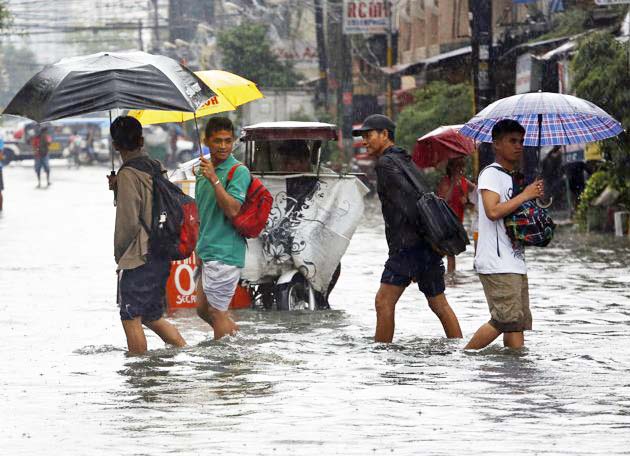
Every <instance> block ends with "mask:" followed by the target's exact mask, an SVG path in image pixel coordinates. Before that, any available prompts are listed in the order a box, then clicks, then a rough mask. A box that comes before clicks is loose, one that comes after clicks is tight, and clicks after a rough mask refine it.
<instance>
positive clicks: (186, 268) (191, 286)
mask: <svg viewBox="0 0 630 456" xmlns="http://www.w3.org/2000/svg"><path fill="white" fill-rule="evenodd" d="M195 269H196V268H195ZM195 269H193V267H192V266H190V265H189V264H180V265H178V266H177V269H175V277H174V278H173V279H174V280H175V288H176V289H177V292H178V293H179V294H180V295H192V294H193V293H194V292H195V282H194V280H193V277H194V274H195ZM184 272H186V273H187V274H188V288H186V289H185V288H184V287H183V286H182V280H181V275H182V274H183V273H184ZM177 300H178V301H179V298H178V299H177Z"/></svg>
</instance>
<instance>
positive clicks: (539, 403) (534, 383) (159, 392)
mask: <svg viewBox="0 0 630 456" xmlns="http://www.w3.org/2000/svg"><path fill="white" fill-rule="evenodd" d="M52 164H53V168H52V175H51V177H52V181H53V185H52V186H51V187H50V188H48V189H36V188H35V184H36V180H35V174H34V172H33V170H32V169H31V168H30V167H29V166H27V164H26V163H25V164H19V163H18V164H15V165H12V166H9V167H6V168H5V169H4V180H5V187H6V190H5V192H3V194H4V213H2V214H1V215H0V239H1V241H0V246H1V247H0V252H1V254H0V255H1V258H2V262H1V263H0V271H1V272H0V277H1V280H0V322H1V323H0V325H1V327H2V331H3V336H4V337H3V344H2V345H1V347H0V361H1V362H0V401H1V402H2V404H3V405H2V407H1V408H0V421H1V422H2V423H3V425H2V428H1V429H0V436H1V437H0V438H1V440H0V441H1V442H2V448H3V454H6V455H20V454H24V455H32V454H37V453H40V452H43V451H46V452H47V453H50V454H91V455H94V454H97V455H98V454H116V455H162V454H215V453H216V454H219V453H223V454H242V455H257V454H261V455H269V454H278V455H284V454H300V455H322V454H343V455H366V454H432V455H460V454H506V453H508V452H515V453H516V452H518V453H526V454H567V453H571V454H629V453H630V242H628V241H622V240H619V239H615V238H613V237H612V236H608V235H606V236H598V235H591V236H586V235H580V234H575V233H573V231H572V229H571V228H562V229H560V230H559V232H558V235H557V240H554V242H553V243H552V245H551V246H550V247H548V248H545V249H538V250H535V249H530V250H528V253H527V259H528V266H529V283H530V296H531V306H532V313H533V317H534V331H532V332H529V333H526V344H527V348H526V349H524V350H522V351H516V352H515V351H510V350H505V349H503V348H502V347H501V345H500V343H499V342H496V343H495V344H493V345H491V346H490V347H489V348H487V349H485V350H482V351H480V352H464V351H463V350H462V347H463V346H464V341H461V340H457V341H448V340H446V339H444V338H443V337H442V329H441V326H440V324H439V321H438V319H437V318H436V317H435V316H434V315H433V314H432V313H431V311H430V310H429V308H428V306H427V304H426V301H425V300H424V298H423V297H422V296H421V294H420V293H419V292H418V291H417V289H416V288H413V287H410V288H409V289H408V290H407V291H406V292H405V294H404V295H403V297H402V299H401V301H400V303H399V304H398V309H397V320H396V323H397V326H396V334H395V336H394V343H393V344H391V345H383V344H375V343H373V342H372V337H373V333H374V325H375V313H374V310H373V301H374V295H375V293H376V290H377V289H378V286H379V279H380V275H381V272H382V266H383V264H384V262H385V260H386V255H387V246H386V242H385V236H384V229H383V226H382V220H381V219H380V215H379V214H378V211H376V210H374V208H375V207H377V205H375V204H369V205H368V206H370V207H371V209H370V210H369V211H368V213H367V214H366V217H365V220H364V223H363V224H362V225H361V226H360V227H359V229H358V231H357V233H356V235H355V236H354V238H353V240H352V243H351V244H350V248H349V250H348V252H347V254H346V256H345V257H344V259H343V261H342V273H341V277H340V280H339V283H338V285H337V287H336V289H335V291H334V293H333V295H332V297H331V306H332V308H333V310H331V311H326V312H304V313H287V312H255V311H250V310H244V311H238V312H236V313H235V315H236V319H237V321H238V323H239V324H240V326H241V332H240V333H239V334H238V335H237V336H235V337H229V338H226V339H224V340H221V341H219V342H215V341H213V340H212V337H211V331H210V330H209V327H208V326H207V325H206V324H205V323H203V322H202V321H201V320H200V319H199V318H197V316H196V315H195V314H194V312H193V311H180V312H179V313H176V314H175V315H173V317H172V320H171V321H173V322H174V323H175V324H176V325H177V326H178V328H179V329H180V331H181V332H182V335H183V336H184V338H185V339H186V340H187V342H188V343H189V347H187V348H185V349H174V348H165V347H164V344H163V343H162V342H161V340H160V339H159V338H157V336H155V335H153V334H152V333H151V334H149V333H150V332H149V331H147V335H148V344H149V349H150V352H149V353H148V354H147V355H145V356H140V357H128V356H126V354H125V347H126V344H125V338H124V333H123V330H122V327H121V324H120V320H119V316H118V309H117V308H116V304H115V292H116V276H115V273H114V271H115V264H114V258H113V246H112V244H113V227H114V210H115V209H114V207H113V205H112V194H111V192H108V191H107V184H106V179H105V175H106V174H107V173H108V170H107V169H105V168H82V169H80V170H76V169H67V168H66V167H64V166H63V162H61V161H55V160H53V161H52ZM458 269H459V271H458V273H457V275H456V277H455V278H454V279H453V280H452V283H451V285H450V286H449V288H448V289H447V297H448V299H449V301H450V303H451V305H452V306H453V308H454V310H455V312H456V313H457V315H458V317H459V320H460V323H461V326H462V330H463V332H464V340H468V339H469V338H470V336H471V335H472V333H473V332H474V331H475V330H476V329H477V328H478V327H479V326H480V325H481V324H482V323H483V322H484V321H487V319H488V310H487V306H486V303H485V298H484V296H483V291H482V288H481V284H480V283H479V281H478V279H477V277H476V275H475V274H474V273H473V272H472V249H469V251H468V252H466V253H465V254H463V255H461V256H460V257H458Z"/></svg>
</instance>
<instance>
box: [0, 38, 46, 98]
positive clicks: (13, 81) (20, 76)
mask: <svg viewBox="0 0 630 456" xmlns="http://www.w3.org/2000/svg"><path fill="white" fill-rule="evenodd" d="M39 69H41V65H38V64H37V59H36V57H35V54H34V53H33V52H32V51H31V50H30V49H28V48H25V47H23V48H18V47H15V46H13V45H1V46H0V106H2V107H4V106H6V105H7V104H8V103H9V101H11V99H12V98H13V96H14V95H15V94H16V93H17V92H18V91H19V90H20V89H21V88H22V86H23V85H24V84H25V83H26V82H27V81H28V80H29V79H30V78H31V77H32V76H33V74H35V73H36V72H37V71H38V70H39Z"/></svg>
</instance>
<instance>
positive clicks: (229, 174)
mask: <svg viewBox="0 0 630 456" xmlns="http://www.w3.org/2000/svg"><path fill="white" fill-rule="evenodd" d="M241 165H242V163H237V164H236V165H234V166H232V167H231V168H230V170H229V171H228V175H227V182H226V186H227V185H228V184H229V183H230V181H231V180H232V178H233V177H234V172H235V171H236V168H238V167H239V166H241Z"/></svg>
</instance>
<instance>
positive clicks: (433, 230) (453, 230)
mask: <svg viewBox="0 0 630 456" xmlns="http://www.w3.org/2000/svg"><path fill="white" fill-rule="evenodd" d="M392 159H393V160H394V162H395V163H396V165H397V166H398V168H400V169H401V170H402V171H403V173H405V175H406V176H407V178H408V179H409V181H410V182H411V184H412V185H413V186H414V187H415V188H416V190H418V193H419V194H420V197H419V198H418V201H417V202H416V207H417V209H418V212H419V218H420V220H419V221H418V222H419V225H420V227H421V228H422V231H423V236H424V238H425V240H426V241H427V242H429V243H430V244H431V246H432V247H433V250H435V251H436V252H437V253H439V254H440V255H449V256H455V255H458V254H460V253H462V252H463V251H465V250H466V246H467V245H468V244H470V241H469V240H468V235H467V234H466V230H465V229H464V227H463V226H462V224H461V222H460V221H459V219H458V218H457V216H456V215H455V213H454V212H453V210H452V209H451V208H450V207H449V205H448V203H447V202H446V201H444V199H443V198H440V197H439V196H437V195H436V194H435V193H433V192H430V193H426V192H425V191H424V190H423V186H422V185H421V184H420V182H418V179H417V178H416V176H414V174H413V173H412V172H411V170H410V169H409V168H408V167H407V166H406V163H402V162H401V161H400V160H399V159H398V158H395V157H394V156H392ZM414 166H415V165H414Z"/></svg>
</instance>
